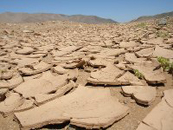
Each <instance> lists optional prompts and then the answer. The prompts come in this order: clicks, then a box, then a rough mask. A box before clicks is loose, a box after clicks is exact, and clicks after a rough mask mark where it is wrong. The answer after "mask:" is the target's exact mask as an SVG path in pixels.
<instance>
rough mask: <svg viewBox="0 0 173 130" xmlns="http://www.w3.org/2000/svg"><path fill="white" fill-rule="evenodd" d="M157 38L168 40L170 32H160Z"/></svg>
mask: <svg viewBox="0 0 173 130" xmlns="http://www.w3.org/2000/svg"><path fill="white" fill-rule="evenodd" d="M157 36H158V37H162V38H168V37H169V33H168V32H163V31H159V32H157Z"/></svg>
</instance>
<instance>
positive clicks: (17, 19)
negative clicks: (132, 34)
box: [0, 12, 117, 24]
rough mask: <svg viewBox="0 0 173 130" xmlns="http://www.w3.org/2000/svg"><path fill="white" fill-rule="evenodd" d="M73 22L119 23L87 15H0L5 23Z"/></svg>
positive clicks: (8, 13) (0, 19) (0, 18)
mask: <svg viewBox="0 0 173 130" xmlns="http://www.w3.org/2000/svg"><path fill="white" fill-rule="evenodd" d="M56 20H58V21H72V22H81V23H89V24H100V23H117V22H116V21H114V20H112V19H105V18H101V17H97V16H86V15H71V16H69V15H63V14H48V13H36V14H29V13H11V12H6V13H2V14H0V22H3V23H30V22H44V21H56Z"/></svg>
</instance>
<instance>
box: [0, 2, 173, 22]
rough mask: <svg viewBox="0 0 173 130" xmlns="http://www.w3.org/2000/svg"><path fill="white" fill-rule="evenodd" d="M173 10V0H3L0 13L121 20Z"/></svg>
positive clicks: (0, 4)
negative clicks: (47, 14)
mask: <svg viewBox="0 0 173 130" xmlns="http://www.w3.org/2000/svg"><path fill="white" fill-rule="evenodd" d="M169 11H173V0H0V13H2V12H28V13H57V14H68V15H73V14H84V15H97V16H100V17H104V18H111V19H114V20H116V21H118V22H126V21H130V20H132V19H135V18H137V17H139V16H142V15H154V14H159V13H163V12H169Z"/></svg>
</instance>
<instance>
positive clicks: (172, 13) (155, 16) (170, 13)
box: [131, 11, 173, 22]
mask: <svg viewBox="0 0 173 130" xmlns="http://www.w3.org/2000/svg"><path fill="white" fill-rule="evenodd" d="M167 16H169V17H173V11H172V12H167V13H162V14H157V15H153V16H142V17H139V18H137V19H135V20H132V21H131V22H140V21H147V20H152V19H160V18H165V17H167Z"/></svg>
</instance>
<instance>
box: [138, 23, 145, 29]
mask: <svg viewBox="0 0 173 130" xmlns="http://www.w3.org/2000/svg"><path fill="white" fill-rule="evenodd" d="M146 26H147V24H146V23H139V24H137V25H136V27H138V28H145V27H146Z"/></svg>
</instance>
